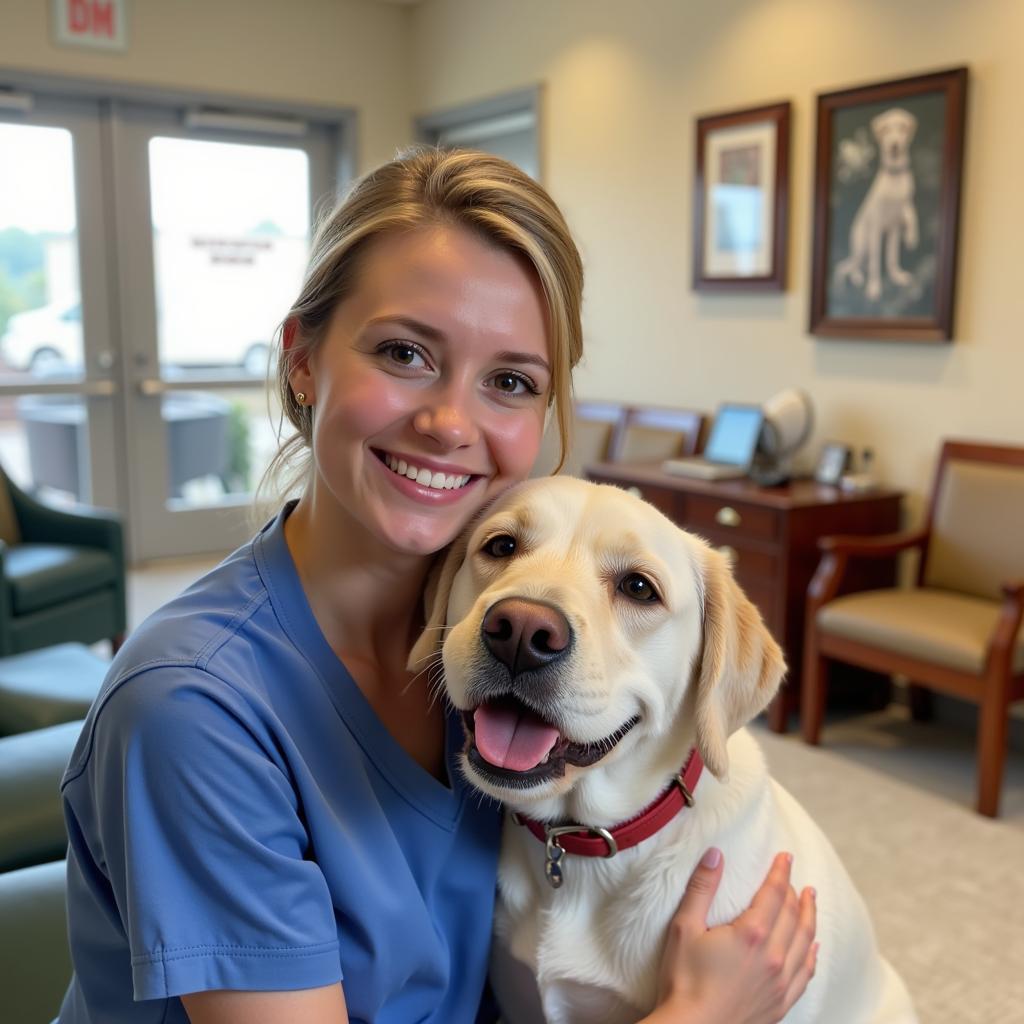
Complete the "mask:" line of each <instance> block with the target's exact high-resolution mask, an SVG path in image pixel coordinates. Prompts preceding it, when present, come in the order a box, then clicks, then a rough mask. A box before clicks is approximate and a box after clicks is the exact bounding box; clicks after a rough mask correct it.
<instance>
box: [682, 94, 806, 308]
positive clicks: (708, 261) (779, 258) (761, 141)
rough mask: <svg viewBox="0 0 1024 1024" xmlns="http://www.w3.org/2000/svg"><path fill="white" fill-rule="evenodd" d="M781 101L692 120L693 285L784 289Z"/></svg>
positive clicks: (785, 176) (784, 114) (785, 119)
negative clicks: (694, 145)
mask: <svg viewBox="0 0 1024 1024" xmlns="http://www.w3.org/2000/svg"><path fill="white" fill-rule="evenodd" d="M789 106H790V105H789V103H776V104H774V105H772V106H767V107H756V108H754V109H752V110H736V111H732V112H731V113H727V114H713V115H709V116H707V117H701V118H698V119H697V151H696V152H697V167H696V174H695V176H694V186H693V287H694V288H695V289H696V290H698V291H709V292H710V291H782V290H783V288H785V285H786V228H787V224H786V220H787V206H788V202H789Z"/></svg>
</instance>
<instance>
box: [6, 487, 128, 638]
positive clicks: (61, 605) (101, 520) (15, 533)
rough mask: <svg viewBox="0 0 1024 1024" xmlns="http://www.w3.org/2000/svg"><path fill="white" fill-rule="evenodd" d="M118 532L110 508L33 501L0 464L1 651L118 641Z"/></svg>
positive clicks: (121, 569)
mask: <svg viewBox="0 0 1024 1024" xmlns="http://www.w3.org/2000/svg"><path fill="white" fill-rule="evenodd" d="M126 621H127V614H126V588H125V554H124V537H123V530H122V527H121V522H120V520H119V519H118V518H117V517H116V516H115V515H114V514H113V513H110V512H106V511H103V510H100V509H94V508H89V507H86V506H77V507H76V508H75V509H74V510H73V511H65V510H63V509H58V508H54V507H52V506H50V505H44V504H43V503H42V502H39V501H36V500H35V498H33V497H31V496H30V495H29V494H26V493H25V492H24V491H23V490H22V489H21V488H20V487H18V486H17V485H16V484H15V483H13V482H12V481H11V480H10V478H9V477H8V476H7V474H6V473H5V472H4V471H3V469H2V468H0V657H5V656H6V655H9V654H18V653H21V652H23V651H32V650H36V649H37V648H40V647H49V646H51V645H53V644H59V643H64V642H68V641H78V642H79V643H85V644H92V643H95V642H96V641H98V640H107V639H109V640H110V641H111V646H112V647H113V649H114V650H115V651H116V650H117V648H118V647H119V646H120V644H121V642H122V640H123V639H124V632H125V626H126Z"/></svg>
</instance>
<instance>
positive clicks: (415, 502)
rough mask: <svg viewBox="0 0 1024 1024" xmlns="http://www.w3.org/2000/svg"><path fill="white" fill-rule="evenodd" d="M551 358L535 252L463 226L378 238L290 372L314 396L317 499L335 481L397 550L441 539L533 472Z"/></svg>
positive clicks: (425, 547)
mask: <svg viewBox="0 0 1024 1024" xmlns="http://www.w3.org/2000/svg"><path fill="white" fill-rule="evenodd" d="M549 361H550V356H549V353H548V341H547V323H546V305H545V301H544V294H543V291H542V289H541V285H540V282H539V281H538V280H537V277H536V274H535V272H534V271H533V269H532V268H531V267H530V265H529V263H528V262H527V261H526V260H525V259H523V258H519V257H517V256H515V255H513V254H512V253H510V252H508V251H506V250H504V249H500V248H498V247H496V246H494V245H493V244H491V243H489V242H487V241H486V240H484V239H483V238H481V237H480V236H478V235H476V234H474V233H473V232H472V231H470V230H468V229H466V228H463V227H458V226H440V225H438V226H432V227H424V228H419V229H416V230H414V231H408V232H402V233H391V234H386V235H382V236H380V237H378V238H376V239H374V240H373V241H372V242H370V243H369V244H368V245H367V248H366V250H365V252H363V253H362V255H361V256H360V258H359V266H358V270H357V277H356V283H355V287H354V289H353V291H352V292H351V293H350V294H349V296H348V297H347V298H346V299H344V300H343V301H342V302H341V303H339V305H338V307H337V309H336V310H335V312H334V315H333V317H332V319H331V321H330V323H329V325H328V329H327V333H326V335H325V337H324V339H323V341H322V343H321V344H320V345H319V346H318V347H317V349H316V350H315V351H314V352H313V354H312V355H311V356H310V357H309V359H308V361H306V362H302V363H300V364H299V365H298V366H297V367H296V369H295V370H294V371H293V372H292V374H291V377H290V381H291V386H292V389H293V391H295V392H300V391H302V392H305V394H306V401H307V403H310V404H312V405H313V457H314V462H315V465H316V482H315V484H314V488H315V490H314V494H315V495H316V500H317V501H319V500H320V495H319V494H318V492H319V491H321V489H325V490H326V491H327V492H329V494H330V496H331V499H332V500H333V502H335V503H336V504H337V505H338V506H339V509H340V510H341V511H342V513H343V515H344V514H347V516H348V517H351V518H352V519H354V520H355V521H356V522H358V523H359V524H361V525H362V526H363V527H364V528H365V529H366V530H367V531H369V532H370V533H371V534H372V535H373V536H375V537H376V538H377V539H379V540H381V541H383V542H384V543H385V544H386V545H388V546H389V547H391V548H392V549H394V550H398V551H402V552H406V553H410V554H413V553H415V554H428V553H431V552H434V551H438V550H440V549H441V548H442V547H444V546H445V545H446V544H448V543H449V542H450V541H451V540H452V539H453V538H454V537H455V536H456V534H458V532H459V531H460V530H461V528H462V527H463V526H464V525H465V523H466V522H467V521H468V519H469V518H470V516H471V515H472V514H473V513H474V512H476V510H477V509H479V508H480V507H481V506H482V505H483V504H485V503H486V502H487V501H489V500H490V499H491V498H492V497H494V496H495V495H496V494H498V493H500V492H501V491H503V490H505V488H507V487H509V486H511V485H512V484H514V483H517V482H518V481H520V480H522V479H524V478H525V477H526V476H527V475H528V474H529V472H530V468H531V467H532V465H533V462H534V459H535V458H536V457H537V453H538V451H539V448H540V442H541V435H542V433H543V429H544V414H545V411H546V408H547V403H548V395H549V393H550V388H551V368H550V365H549ZM325 496H326V495H325Z"/></svg>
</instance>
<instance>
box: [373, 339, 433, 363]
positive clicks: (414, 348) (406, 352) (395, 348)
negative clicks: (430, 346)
mask: <svg viewBox="0 0 1024 1024" xmlns="http://www.w3.org/2000/svg"><path fill="white" fill-rule="evenodd" d="M377 351H378V352H382V353H383V354H384V355H386V356H387V357H388V359H390V360H391V361H392V362H395V363H398V364H399V365H400V366H419V365H422V364H423V363H424V362H425V360H424V358H423V351H422V350H421V349H420V347H419V346H418V345H413V344H410V343H409V342H407V341H388V342H385V343H384V344H383V345H381V346H380V348H379V349H378V350H377ZM417 359H418V360H420V362H419V363H417V362H416V360H417Z"/></svg>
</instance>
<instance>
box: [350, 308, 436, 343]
mask: <svg viewBox="0 0 1024 1024" xmlns="http://www.w3.org/2000/svg"><path fill="white" fill-rule="evenodd" d="M375 324H400V325H401V326H402V327H407V328H408V329H409V330H410V331H415V332H416V333H417V334H422V335H423V337H425V338H430V339H431V340H432V341H445V340H447V337H448V336H447V335H446V334H445V333H444V331H442V330H441V329H440V328H439V327H434V326H432V325H431V324H427V323H424V322H423V321H422V320H416V319H415V318H414V317H411V316H403V315H401V314H394V315H389V314H385V315H384V316H375V317H372V318H371V319H369V320H367V321H366V326H367V327H373V326H374V325H375Z"/></svg>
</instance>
